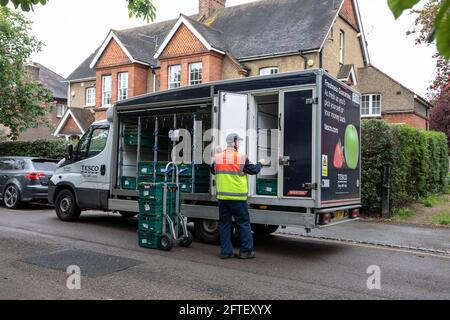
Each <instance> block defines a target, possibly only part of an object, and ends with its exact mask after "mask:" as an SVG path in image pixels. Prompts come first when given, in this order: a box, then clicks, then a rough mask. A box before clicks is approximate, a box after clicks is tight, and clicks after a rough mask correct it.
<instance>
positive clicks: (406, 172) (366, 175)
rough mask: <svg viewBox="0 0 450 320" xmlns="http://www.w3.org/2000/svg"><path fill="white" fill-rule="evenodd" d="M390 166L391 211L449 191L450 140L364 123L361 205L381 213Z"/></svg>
mask: <svg viewBox="0 0 450 320" xmlns="http://www.w3.org/2000/svg"><path fill="white" fill-rule="evenodd" d="M386 165H390V166H391V185H390V187H391V208H392V209H393V208H399V207H401V206H403V205H404V204H405V203H408V202H410V201H414V200H417V199H419V198H420V197H423V196H426V195H427V194H429V193H440V192H444V191H445V190H446V188H447V183H448V182H447V173H448V165H449V164H448V145H447V137H446V136H445V135H444V134H443V133H440V132H431V131H423V130H417V129H413V128H410V127H408V126H405V125H402V126H397V125H388V124H386V123H385V122H384V121H381V120H364V121H363V123H362V173H361V179H362V204H363V210H364V211H365V212H366V213H369V214H370V213H377V214H378V213H379V212H380V211H381V195H382V183H383V168H384V167H385V166H386Z"/></svg>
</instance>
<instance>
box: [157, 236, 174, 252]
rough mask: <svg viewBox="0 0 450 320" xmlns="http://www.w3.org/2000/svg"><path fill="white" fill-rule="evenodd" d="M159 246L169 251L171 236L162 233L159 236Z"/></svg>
mask: <svg viewBox="0 0 450 320" xmlns="http://www.w3.org/2000/svg"><path fill="white" fill-rule="evenodd" d="M159 247H160V248H161V249H162V250H164V251H170V250H172V248H173V241H172V237H171V236H168V235H167V234H163V235H162V236H161V240H159Z"/></svg>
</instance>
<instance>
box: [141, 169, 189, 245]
mask: <svg viewBox="0 0 450 320" xmlns="http://www.w3.org/2000/svg"><path fill="white" fill-rule="evenodd" d="M185 170H187V169H185ZM170 175H171V176H172V179H171V180H172V181H169V176H170ZM179 175H180V171H179V169H178V166H177V165H176V164H175V163H173V162H170V163H168V164H167V165H166V166H165V169H164V181H162V182H141V183H139V197H140V199H139V245H140V246H141V247H145V248H151V249H161V250H165V251H170V250H171V249H172V248H173V245H174V243H178V244H179V245H180V246H182V247H189V246H190V245H191V244H192V241H193V236H192V233H191V232H190V231H188V229H187V223H186V218H185V217H184V216H183V214H182V213H181V198H180V184H179ZM154 180H155V179H154Z"/></svg>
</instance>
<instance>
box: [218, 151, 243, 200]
mask: <svg viewBox="0 0 450 320" xmlns="http://www.w3.org/2000/svg"><path fill="white" fill-rule="evenodd" d="M246 160H247V158H246V157H245V156H244V155H241V154H240V153H239V152H237V151H236V150H234V149H233V148H227V149H226V150H225V151H223V152H221V153H219V154H217V155H216V158H215V171H216V189H217V199H219V200H236V201H245V200H247V197H248V181H247V175H246V174H245V173H244V166H245V162H246Z"/></svg>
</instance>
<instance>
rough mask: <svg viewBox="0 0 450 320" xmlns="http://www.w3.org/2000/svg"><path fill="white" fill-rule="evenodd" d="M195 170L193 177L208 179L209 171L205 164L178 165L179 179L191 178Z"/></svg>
mask: <svg viewBox="0 0 450 320" xmlns="http://www.w3.org/2000/svg"><path fill="white" fill-rule="evenodd" d="M194 168H195V177H209V176H210V169H209V166H208V165H207V164H206V165H205V164H195V165H192V164H185V163H182V164H180V165H178V169H179V170H180V177H192V173H193V172H192V170H193V169H194Z"/></svg>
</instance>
